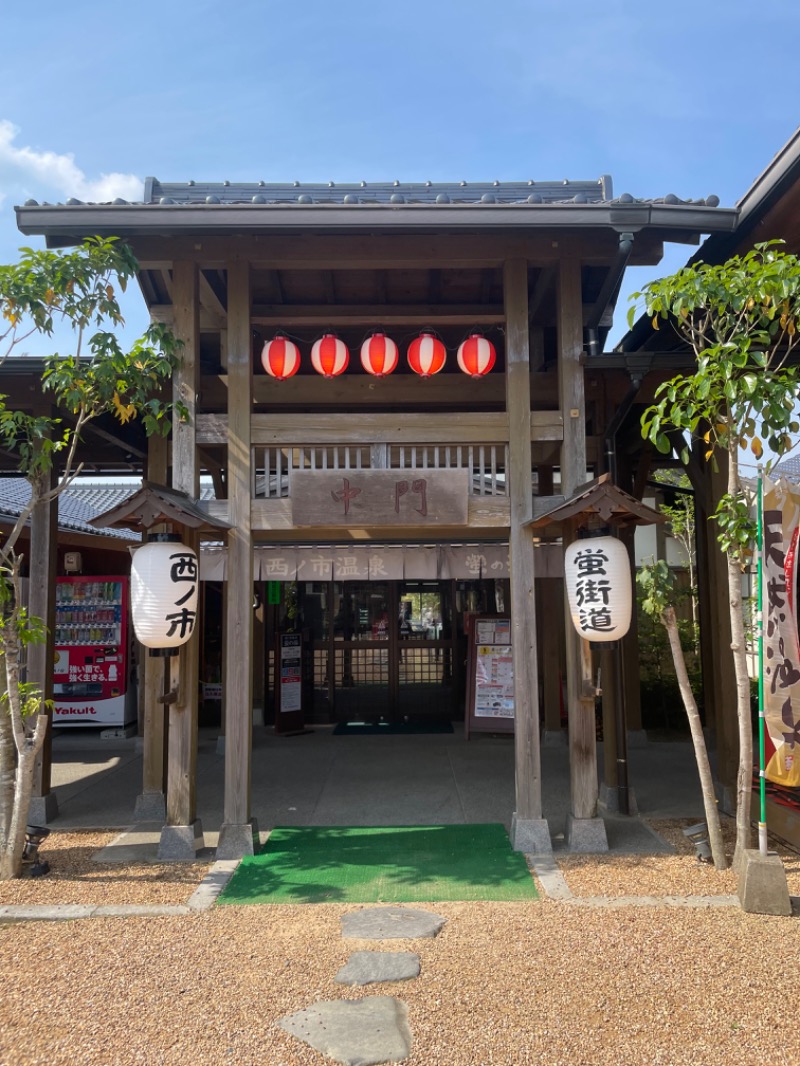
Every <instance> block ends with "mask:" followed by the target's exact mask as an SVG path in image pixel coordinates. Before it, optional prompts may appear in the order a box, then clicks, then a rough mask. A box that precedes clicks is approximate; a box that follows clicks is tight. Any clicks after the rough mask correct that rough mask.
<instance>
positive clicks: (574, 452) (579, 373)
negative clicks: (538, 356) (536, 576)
mask: <svg viewBox="0 0 800 1066" xmlns="http://www.w3.org/2000/svg"><path fill="white" fill-rule="evenodd" d="M558 295H559V299H558V347H559V354H558V391H559V399H560V402H559V407H560V408H561V411H562V412H563V415H564V422H565V427H564V442H563V444H562V446H561V491H562V492H563V493H564V495H565V496H571V495H572V493H573V492H574V491H575V490H576V489H577V488H578V486H579V485H582V484H583V482H584V481H586V477H587V474H586V395H585V390H584V382H583V319H582V301H581V267H580V263H579V262H578V261H577V260H575V259H564V260H562V261H561V263H560V264H559V272H558Z"/></svg>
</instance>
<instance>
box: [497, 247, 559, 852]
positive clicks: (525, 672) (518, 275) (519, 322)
mask: <svg viewBox="0 0 800 1066" xmlns="http://www.w3.org/2000/svg"><path fill="white" fill-rule="evenodd" d="M503 283H504V300H505V314H506V410H507V413H508V433H509V483H508V491H509V497H510V504H511V518H510V529H509V550H510V557H511V642H512V654H513V659H514V708H515V722H514V753H515V780H516V811H515V812H514V818H513V822H512V839H513V842H514V847H515V848H516V849H517V851H525V852H542V851H550V849H551V843H550V833H549V831H548V828H547V822H545V821H544V820H543V818H542V768H541V754H540V750H539V678H538V665H537V661H536V606H535V600H534V560H533V538H532V536H531V533H530V530H528V529H527V528H526V527H525V523H526V522H529V521H530V519H531V518H532V517H533V491H532V486H531V390H530V365H529V353H528V264H527V261H526V260H524V259H513V260H509V261H508V262H506V264H505V270H504V278H503Z"/></svg>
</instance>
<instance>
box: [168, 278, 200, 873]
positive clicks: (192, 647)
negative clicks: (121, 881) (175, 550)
mask: <svg viewBox="0 0 800 1066" xmlns="http://www.w3.org/2000/svg"><path fill="white" fill-rule="evenodd" d="M173 286H174V290H173V291H174V299H175V327H174V328H175V334H176V336H177V337H178V338H179V339H180V340H182V341H183V352H182V358H181V363H180V366H179V368H178V370H177V371H176V373H175V376H174V378H173V398H174V399H175V400H180V401H181V402H182V403H183V404H184V405H185V406H186V408H187V411H188V418H187V419H186V421H184V422H176V423H175V426H174V427H173V431H172V487H173V488H176V489H180V490H181V491H183V492H186V493H188V494H189V495H190V496H191V497H192V498H194V499H196V498H197V496H198V494H199V471H198V468H197V453H196V428H195V427H196V419H197V387H198V376H199V362H200V359H199V342H200V332H199V326H198V280H197V267H196V265H195V264H194V263H193V262H188V261H185V260H182V261H179V262H176V263H175V268H174V271H173ZM184 534H185V537H186V538H187V539H186V540H185V543H186V544H188V545H190V546H191V544H192V541H193V540H194V539H196V538H195V536H194V534H192V533H190V532H189V531H184ZM199 648H200V634H199V632H197V631H195V633H194V634H193V635H192V637H191V639H190V640H189V641H188V642H187V643H186V644H184V645H183V646H182V647H181V649H180V652H179V654H178V655H177V656H175V657H173V658H172V660H171V662H170V674H171V681H172V682H173V683H174V684H175V685H177V699H176V700H175V702H174V703H171V704H170V705H169V752H168V755H167V764H168V766H167V828H166V829H165V833H166V831H167V829H168V828H169V827H171V826H181V827H183V828H184V833H183V834H182V837H181V838H182V840H183V842H184V844H185V849H186V851H187V852H190V851H193V850H194V847H195V845H194V841H195V840H196V839H197V834H198V832H199V834H200V837H202V830H201V829H200V827H199V823H196V822H195V815H196V787H197V781H196V778H197V700H198V670H199ZM190 830H191V831H190ZM190 838H191V839H190ZM164 845H165V837H164V834H162V847H164Z"/></svg>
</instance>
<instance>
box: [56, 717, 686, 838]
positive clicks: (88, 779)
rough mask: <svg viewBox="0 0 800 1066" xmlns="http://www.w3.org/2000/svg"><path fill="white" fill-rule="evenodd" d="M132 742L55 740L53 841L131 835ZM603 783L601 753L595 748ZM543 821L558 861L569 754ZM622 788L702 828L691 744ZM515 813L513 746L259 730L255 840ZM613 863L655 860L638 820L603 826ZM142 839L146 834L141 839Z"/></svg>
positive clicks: (655, 814) (204, 793) (217, 819)
mask: <svg viewBox="0 0 800 1066" xmlns="http://www.w3.org/2000/svg"><path fill="white" fill-rule="evenodd" d="M217 747H218V745H217V732H216V731H215V730H214V731H205V730H203V731H201V734H200V742H199V751H198V759H197V808H198V810H197V814H198V817H199V818H200V820H201V822H202V825H203V830H204V832H205V834H206V843H207V844H208V845H211V846H213V843H215V839H216V834H217V833H218V831H219V828H220V826H221V824H222V816H223V787H224V757H223V755H221V754H218V752H217ZM139 748H140V744H139V743H137V740H136V739H135V738H131V739H130V740H124V739H122V740H121V739H112V740H106V739H101V738H100V736H99V732H98V731H91V732H90V731H88V730H72V731H68V730H62V731H57V732H56V734H55V735H54V738H53V789H54V792H55V794H56V797H57V800H58V815H57V817H56V818H55V819H54V820H53V821H52V823H51V826H52V828H53V830H55V831H58V830H67V829H77V828H89V827H91V828H104V829H105V828H108V829H115V828H116V829H123V828H127V827H129V826H131V825H132V824H133V812H134V805H135V802H136V797H137V795H138V794H139V792H140V791H141V787H142V757H141V753H140V751H139V750H138V749H139ZM598 749H599V750H598V764H599V768H600V771H599V772H600V774H601V775H602V745H599V746H598ZM542 779H543V787H542V794H543V807H544V817H545V818H546V819H547V820H548V824H549V827H550V833H551V836H552V837H553V843H554V847H555V848H556V850H558V849H559V848H560V847H563V846H564V843H563V835H564V831H565V824H566V817H567V813H568V810H569V763H568V752H567V748H566V746H565V745H564V746H560V747H546V748H544V749H543V750H542ZM630 780H631V785H632V787H633V790H634V793H635V796H636V800H637V803H638V809H639V812H640V814H641V815H642V816H643V817H648V818H680V817H686V818H697V819H702V817H703V805H702V797H701V794H700V788H699V784H698V782H697V771H696V768H695V764H694V757H693V752H692V747H691V744H690V743H689V742H688V741H685V742H684V741H669V742H654V743H650V744H647V745H644V746H641V747H636V748H632V749H631V751H630ZM513 810H514V747H513V739H512V738H510V737H493V736H488V735H478V736H476V737H474V738H473V739H471V740H470V741H465V740H464V737H463V733H462V732H461V730H460V728H459V727H456V732H454V733H452V734H432V735H431V734H419V735H411V736H387V737H383V736H360V737H342V736H334V735H333V730H332V727H330V726H315V727H314V729H313V732H310V733H308V734H306V735H303V736H296V737H276V736H275V735H274V734H273V733H272V731H271V730H270V729H266V728H256V729H255V730H254V741H253V764H252V814H253V816H254V817H255V818H256V820H257V822H258V825H259V828H260V829H261V830H262V831H264V830H268V829H270V828H272V827H273V826H275V825H300V826H325V825H347V826H357V825H441V824H458V823H470V822H473V823H480V822H501V823H502V824H503V825H505V826H506V828H509V827H510V822H511V815H512V813H513ZM604 819H605V822H606V830H607V834H608V840H609V845H610V849H611V851H612V852H627V853H630V852H652V851H658V850H664V848H663V843H661V842H660V839H659V838H658V837H656V836H655V835H654V834H653V833H652V832H651V831H650V830H649V829H648V828H647V827H646V826H645V825H643V823H642V822H641V821H640V819H638V818H624V817H621V816H614V815H606V816H604ZM147 828H148V829H150V828H151V827H149V826H148V827H147Z"/></svg>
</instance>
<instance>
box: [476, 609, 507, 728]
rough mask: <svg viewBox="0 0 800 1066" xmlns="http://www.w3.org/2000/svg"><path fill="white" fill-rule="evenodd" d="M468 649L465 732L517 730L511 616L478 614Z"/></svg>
mask: <svg viewBox="0 0 800 1066" xmlns="http://www.w3.org/2000/svg"><path fill="white" fill-rule="evenodd" d="M468 639H469V644H468V652H467V671H468V673H467V705H466V716H465V722H464V733H465V735H466V738H467V740H469V736H470V733H513V732H514V664H513V659H512V655H511V619H510V618H508V617H504V616H501V615H482V614H479V615H475V617H473V618H472V619H471V624H470V631H469V636H468Z"/></svg>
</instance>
